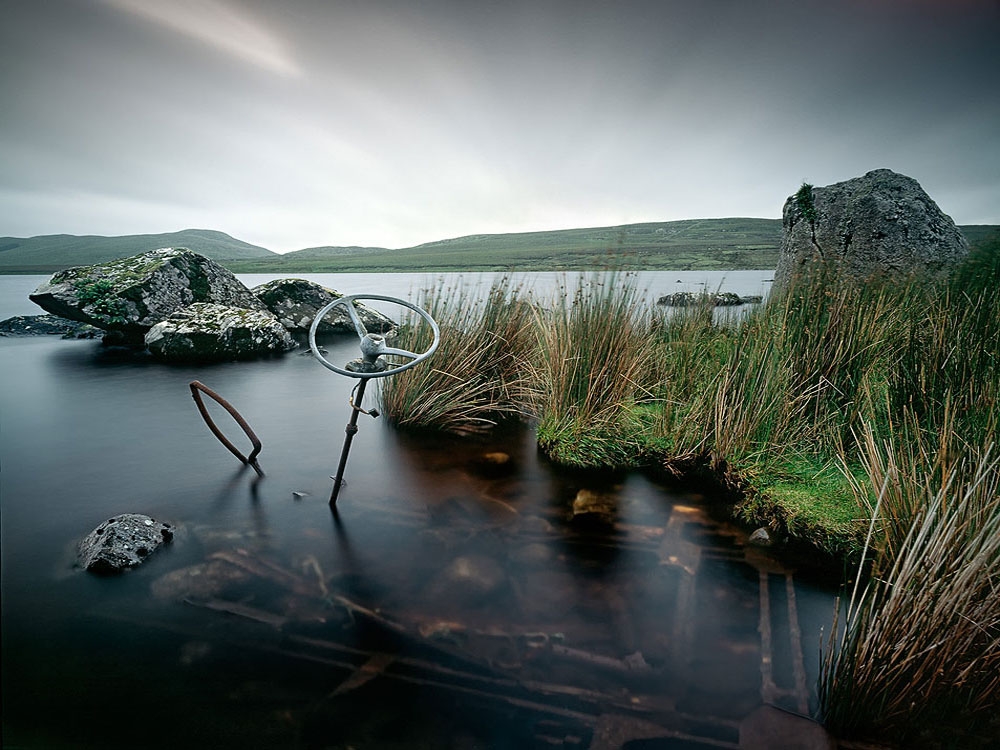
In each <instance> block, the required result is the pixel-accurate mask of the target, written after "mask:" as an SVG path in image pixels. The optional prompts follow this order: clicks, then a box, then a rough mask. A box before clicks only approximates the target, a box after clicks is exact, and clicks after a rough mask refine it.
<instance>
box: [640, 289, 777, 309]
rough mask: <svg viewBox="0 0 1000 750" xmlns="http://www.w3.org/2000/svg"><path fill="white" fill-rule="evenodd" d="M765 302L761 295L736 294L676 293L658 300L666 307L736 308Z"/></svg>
mask: <svg viewBox="0 0 1000 750" xmlns="http://www.w3.org/2000/svg"><path fill="white" fill-rule="evenodd" d="M762 300H763V297H762V296H760V295H751V296H748V297H741V296H740V295H738V294H736V293H734V292H711V293H710V292H674V293H673V294H665V295H663V296H662V297H660V298H659V299H657V300H656V304H658V305H663V306H665V307H735V306H738V305H755V304H757V303H759V302H761V301H762Z"/></svg>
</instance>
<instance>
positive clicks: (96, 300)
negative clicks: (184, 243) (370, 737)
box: [28, 248, 266, 345]
mask: <svg viewBox="0 0 1000 750" xmlns="http://www.w3.org/2000/svg"><path fill="white" fill-rule="evenodd" d="M28 297H29V299H31V301H32V302H34V303H35V304H37V305H38V306H39V307H41V308H42V309H44V310H46V311H47V312H50V313H53V314H55V315H58V316H60V317H63V318H69V319H70V320H79V321H80V322H82V323H89V324H90V325H93V326H96V327H98V328H102V329H104V330H106V331H113V332H116V334H117V339H118V340H119V341H121V342H122V343H130V344H133V345H141V344H142V340H143V337H144V336H145V334H146V332H147V331H149V329H150V328H152V327H153V326H154V325H156V324H157V323H159V322H160V321H161V320H164V319H165V318H166V317H168V316H169V315H170V314H171V313H173V312H175V311H176V310H180V309H182V308H184V307H187V306H188V305H190V304H192V303H195V302H211V303H214V304H217V305H225V306H226V307H241V308H246V309H249V310H265V309H266V308H265V307H264V305H263V303H262V302H260V300H258V299H257V298H256V297H255V296H254V295H253V293H251V291H250V290H249V289H247V287H246V286H245V285H244V284H243V283H242V282H241V281H240V280H239V279H237V278H236V277H235V276H234V275H233V274H232V272H230V271H229V270H227V269H225V268H223V267H222V266H220V265H219V264H218V263H216V262H215V261H213V260H209V259H208V258H206V257H205V256H203V255H199V254H198V253H194V252H191V251H190V250H187V249H185V248H163V249H161V250H150V251H149V252H146V253H141V254H139V255H133V256H131V257H129V258H120V259H117V260H112V261H109V262H107V263H97V264H95V265H92V266H79V267H76V268H68V269H66V270H65V271H60V272H59V273H57V274H55V275H54V276H53V277H52V278H51V279H49V281H47V282H46V283H44V284H42V285H41V286H40V287H38V288H37V289H36V290H35V291H34V292H33V293H31V294H30V295H28Z"/></svg>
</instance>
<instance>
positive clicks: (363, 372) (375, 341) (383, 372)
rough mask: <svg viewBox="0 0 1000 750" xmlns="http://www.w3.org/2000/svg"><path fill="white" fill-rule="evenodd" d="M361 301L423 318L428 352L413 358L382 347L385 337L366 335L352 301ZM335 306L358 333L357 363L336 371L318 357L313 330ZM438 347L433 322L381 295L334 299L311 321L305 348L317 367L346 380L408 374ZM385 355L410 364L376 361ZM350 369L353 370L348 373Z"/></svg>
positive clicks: (402, 302)
mask: <svg viewBox="0 0 1000 750" xmlns="http://www.w3.org/2000/svg"><path fill="white" fill-rule="evenodd" d="M361 299H374V300H381V301H383V302H392V303H394V304H396V305H400V306H402V307H406V308H408V309H410V310H413V312H415V313H416V314H417V315H419V316H420V317H421V318H423V319H424V320H425V321H426V322H427V324H428V325H429V326H430V327H431V330H432V331H434V341H433V342H432V343H431V345H430V348H428V349H427V351H425V352H423V353H422V354H417V353H416V352H411V351H407V350H406V349H396V348H395V347H391V346H386V344H385V337H384V336H382V335H381V334H378V333H368V329H366V328H365V325H364V323H362V322H361V319H360V318H359V317H358V312H357V310H355V309H354V300H361ZM337 306H343V307H344V308H346V309H347V314H348V315H349V316H350V318H351V322H352V323H354V330H355V331H357V332H358V337H359V338H360V339H361V359H356V360H354V361H352V362H348V364H347V369H345V368H342V367H337V366H336V365H335V364H333V363H332V362H330V361H329V360H327V359H326V358H325V357H324V356H323V355H322V354H320V353H319V347H318V346H316V330H317V329H318V328H319V324H320V322H321V321H322V320H323V318H325V317H326V315H327V313H329V312H330V311H331V310H332V309H333V308H335V307H337ZM440 343H441V329H439V328H438V324H437V323H435V322H434V319H433V318H432V317H431V316H430V315H428V314H427V313H426V312H425V311H424V310H422V309H420V308H419V307H417V306H416V305H414V304H412V303H410V302H406V301H405V300H401V299H398V298H396V297H386V296H384V295H381V294H347V295H344V296H343V297H338V298H337V299H335V300H334V301H333V302H331V303H330V304H329V305H327V306H326V307H324V308H323V309H322V310H320V311H319V312H318V313H316V317H315V318H313V322H312V325H311V326H310V327H309V348H310V349H312V353H313V355H314V356H315V357H316V359H318V360H319V363H320V364H321V365H323V367H325V368H327V369H328V370H333V371H334V372H335V373H337V374H339V375H347V376H348V377H350V378H365V379H367V378H386V377H389V376H390V375H395V374H396V373H397V372H402V371H403V370H408V369H410V368H411V367H413V366H414V365H418V364H420V363H421V362H423V361H424V360H425V359H427V358H428V357H429V356H431V355H432V354H433V353H434V352H435V351H437V348H438V344H440ZM385 354H394V355H397V356H400V357H407V358H408V359H409V360H410V361H409V362H406V363H404V364H401V365H396V366H394V367H393V366H390V365H388V364H386V362H385V361H383V360H381V359H380V357H382V356H383V355H385ZM352 366H353V367H354V368H355V369H350V368H351V367H352Z"/></svg>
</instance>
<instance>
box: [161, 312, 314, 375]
mask: <svg viewBox="0 0 1000 750" xmlns="http://www.w3.org/2000/svg"><path fill="white" fill-rule="evenodd" d="M145 343H146V346H148V347H149V351H150V352H151V353H152V354H153V356H154V357H156V358H157V359H159V360H162V361H164V362H226V361H231V360H245V359H257V358H259V357H267V356H273V355H276V354H284V353H285V352H287V351H291V350H292V349H294V348H296V346H298V344H297V343H296V342H295V339H293V338H292V337H291V335H290V334H289V333H288V331H286V330H285V328H284V326H282V325H281V323H279V322H278V320H277V318H275V317H274V316H273V315H271V313H269V312H267V311H261V310H248V309H245V308H237V307H225V306H223V305H214V304H210V303H207V302H197V303H195V304H193V305H189V306H188V307H185V308H183V309H181V310H177V311H176V312H174V313H173V314H171V315H170V316H169V317H168V318H167V319H166V320H163V321H160V322H159V323H157V324H156V325H154V326H153V327H152V328H151V329H150V331H149V333H147V334H146V337H145Z"/></svg>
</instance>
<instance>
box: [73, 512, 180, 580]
mask: <svg viewBox="0 0 1000 750" xmlns="http://www.w3.org/2000/svg"><path fill="white" fill-rule="evenodd" d="M173 538H174V528H173V527H172V526H171V525H170V524H168V523H163V522H161V521H157V520H156V519H154V518H150V517H149V516H144V515H141V514H139V513H123V514H122V515H120V516H115V517H114V518H109V519H108V520H107V521H105V522H104V523H102V524H101V525H100V526H98V527H97V528H96V529H94V530H93V531H91V532H90V533H89V534H87V536H85V537H84V538H83V539H82V540H81V541H80V545H79V547H78V552H77V561H78V562H79V564H80V566H81V567H83V568H86V569H87V570H89V571H90V572H92V573H98V574H100V575H114V574H116V573H121V572H123V571H125V570H127V569H128V568H134V567H135V566H136V565H139V564H140V563H142V562H144V561H145V560H147V559H148V558H149V556H150V555H151V554H153V553H154V552H155V551H156V550H157V549H159V548H160V547H161V546H162V545H163V544H165V543H167V542H170V541H171V540H173Z"/></svg>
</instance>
